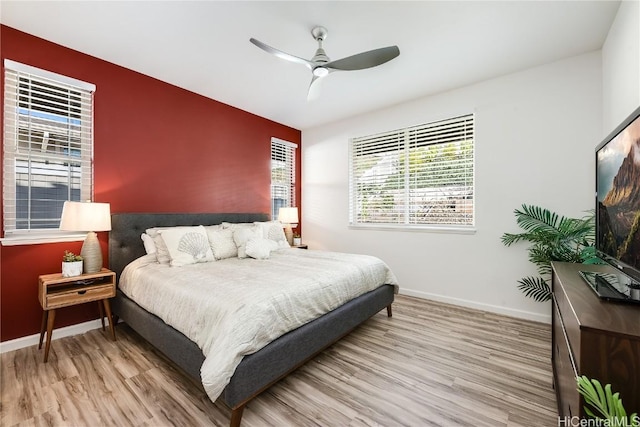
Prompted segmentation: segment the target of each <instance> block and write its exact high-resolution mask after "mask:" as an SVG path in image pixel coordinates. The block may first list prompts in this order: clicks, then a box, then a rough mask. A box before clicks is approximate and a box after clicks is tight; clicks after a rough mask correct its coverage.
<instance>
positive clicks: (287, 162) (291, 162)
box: [271, 138, 298, 220]
mask: <svg viewBox="0 0 640 427" xmlns="http://www.w3.org/2000/svg"><path fill="white" fill-rule="evenodd" d="M297 147H298V146H297V145H296V144H294V143H292V142H288V141H283V140H282V139H278V138H271V218H272V219H274V220H276V219H278V211H279V210H280V208H287V207H293V206H295V205H296V204H295V203H296V200H295V196H296V191H295V190H296V148H297Z"/></svg>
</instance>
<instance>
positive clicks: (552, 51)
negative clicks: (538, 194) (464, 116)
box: [0, 0, 620, 130]
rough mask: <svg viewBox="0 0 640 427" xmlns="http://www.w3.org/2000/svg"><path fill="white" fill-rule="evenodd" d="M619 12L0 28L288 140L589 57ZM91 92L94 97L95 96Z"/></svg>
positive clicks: (108, 6) (442, 12) (313, 11)
mask: <svg viewBox="0 0 640 427" xmlns="http://www.w3.org/2000/svg"><path fill="white" fill-rule="evenodd" d="M619 4H620V3H619V1H592V2H588V1H531V2H524V1H501V2H495V1H470V2H461V1H445V2H441V1H411V2H400V1H389V2H380V1H367V2H365V1H356V2H347V1H321V2H309V1H298V2H284V1H283V2H272V1H257V2H240V1H233V2H231V1H224V2H223V1H193V2H191V1H190V2H187V1H115V2H111V1H68V2H59V1H47V2H36V1H4V0H3V1H1V2H0V22H2V23H3V24H5V25H8V26H10V27H13V28H16V29H19V30H22V31H24V32H27V33H30V34H34V35H36V36H39V37H42V38H44V39H47V40H51V41H53V42H55V43H58V44H61V45H63V46H67V47H70V48H72V49H76V50H78V51H81V52H84V53H87V54H89V55H93V56H96V57H98V58H101V59H104V60H107V61H110V62H113V63H115V64H118V65H121V66H124V67H127V68H130V69H132V70H135V71H138V72H141V73H143V74H147V75H149V76H152V77H155V78H157V79H160V80H163V81H165V82H169V83H171V84H174V85H176V86H179V87H182V88H185V89H188V90H190V91H193V92H196V93H199V94H202V95H204V96H206V97H209V98H212V99H215V100H218V101H221V102H223V103H226V104H229V105H232V106H234V107H237V108H240V109H243V110H246V111H249V112H251V113H254V114H257V115H260V116H263V117H266V118H269V119H271V120H274V121H276V122H280V123H283V124H286V125H289V126H292V127H294V128H297V129H301V130H304V129H308V128H311V127H315V126H318V125H321V124H324V123H328V122H332V121H336V120H339V119H342V118H346V117H349V116H353V115H357V114H361V113H364V112H367V111H372V110H376V109H379V108H383V107H386V106H390V105H394V104H398V103H402V102H405V101H408V100H411V99H416V98H420V97H423V96H426V95H430V94H434V93H439V92H443V91H447V90H450V89H452V88H456V87H460V86H464V85H468V84H472V83H475V82H478V81H482V80H486V79H490V78H493V77H497V76H500V75H504V74H508V73H511V72H514V71H518V70H522V69H526V68H529V67H533V66H536V65H540V64H544V63H548V62H552V61H556V60H558V59H561V58H565V57H569V56H573V55H578V54H581V53H585V52H589V51H594V50H598V49H600V48H601V47H602V44H603V43H604V40H605V38H606V36H607V32H608V30H609V27H610V26H611V23H612V22H613V19H614V17H615V14H616V12H617V10H618V6H619ZM316 25H323V26H325V27H326V28H327V29H328V31H329V36H328V38H327V40H326V41H325V43H324V48H325V50H326V52H327V54H328V55H329V56H330V57H331V59H334V60H335V59H340V58H343V57H346V56H350V55H353V54H356V53H359V52H362V51H367V50H371V49H376V48H379V47H384V46H389V45H398V46H399V48H400V52H401V53H400V56H399V57H398V58H396V59H394V60H392V61H390V62H388V63H386V64H384V65H381V66H379V67H375V68H371V69H367V70H361V71H346V72H336V73H332V74H331V75H329V76H328V77H326V78H325V79H324V81H323V83H322V87H321V94H320V98H319V99H317V100H315V101H312V102H307V100H306V94H307V89H308V86H309V83H310V81H311V73H310V71H309V70H308V69H307V68H305V67H304V66H302V65H299V64H295V63H291V62H288V61H283V60H281V59H279V58H276V57H275V56H272V55H269V54H267V53H266V52H264V51H262V50H260V49H258V48H257V47H255V46H254V45H252V44H251V43H250V42H249V38H250V37H254V38H256V39H258V40H260V41H262V42H264V43H266V44H268V45H270V46H273V47H275V48H278V49H280V50H283V51H285V52H288V53H290V54H292V55H296V56H299V57H304V58H308V59H310V58H311V57H312V56H313V54H314V52H315V49H316V47H317V45H316V42H315V41H314V40H313V38H312V37H311V34H310V31H311V28H313V27H314V26H316ZM98 90H100V88H98Z"/></svg>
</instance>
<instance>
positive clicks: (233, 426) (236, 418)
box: [229, 405, 244, 427]
mask: <svg viewBox="0 0 640 427" xmlns="http://www.w3.org/2000/svg"><path fill="white" fill-rule="evenodd" d="M242 411H244V405H242V406H239V407H237V408H235V409H232V410H231V422H230V423H229V427H240V421H242Z"/></svg>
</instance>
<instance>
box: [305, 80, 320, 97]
mask: <svg viewBox="0 0 640 427" xmlns="http://www.w3.org/2000/svg"><path fill="white" fill-rule="evenodd" d="M321 80H322V77H318V76H313V78H312V79H311V84H309V92H308V93H307V101H314V100H316V99H318V97H319V96H320V86H321V84H320V81H321Z"/></svg>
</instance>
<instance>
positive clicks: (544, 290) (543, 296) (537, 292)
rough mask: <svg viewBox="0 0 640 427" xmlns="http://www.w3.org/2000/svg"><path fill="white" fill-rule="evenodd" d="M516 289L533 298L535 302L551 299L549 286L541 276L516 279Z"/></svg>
mask: <svg viewBox="0 0 640 427" xmlns="http://www.w3.org/2000/svg"><path fill="white" fill-rule="evenodd" d="M518 283H520V284H519V285H518V289H520V290H521V291H522V292H524V295H525V296H527V297H529V298H533V299H534V300H535V301H537V302H543V301H549V300H550V299H551V288H550V287H549V284H548V283H547V282H546V281H545V280H544V279H543V278H542V277H524V278H522V279H520V280H518Z"/></svg>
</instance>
